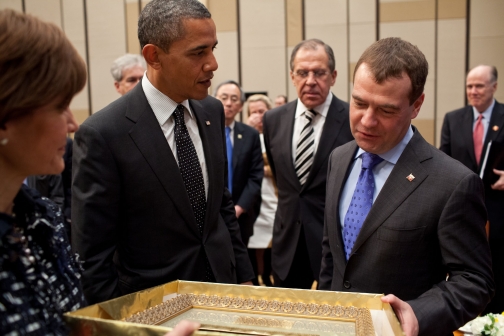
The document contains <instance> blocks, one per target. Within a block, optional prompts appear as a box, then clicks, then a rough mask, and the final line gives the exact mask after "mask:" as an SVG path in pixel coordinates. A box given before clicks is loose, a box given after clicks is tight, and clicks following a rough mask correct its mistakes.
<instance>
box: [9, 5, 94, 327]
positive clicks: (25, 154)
mask: <svg viewBox="0 0 504 336" xmlns="http://www.w3.org/2000/svg"><path fill="white" fill-rule="evenodd" d="M42 72H43V74H44V75H43V76H41V73H42ZM0 73H1V74H2V75H1V76H0V86H1V87H2V88H3V89H2V90H1V91H0V307H1V309H0V334H2V335H7V334H9V335H13V334H16V335H18V334H22V335H25V334H30V335H66V334H68V330H67V329H66V327H65V324H64V321H63V313H64V312H66V311H70V310H76V309H78V308H81V307H83V306H84V305H85V300H84V296H83V292H82V289H81V285H80V282H79V279H80V274H79V266H78V264H77V263H76V261H75V259H74V256H73V254H72V253H71V250H70V244H69V242H68V238H67V235H66V232H65V229H64V225H63V219H64V218H63V214H62V212H61V210H60V208H59V207H57V206H56V205H55V204H54V203H53V202H51V201H50V200H48V199H47V198H41V196H40V194H39V193H38V192H36V191H35V190H33V189H31V188H28V187H27V186H25V185H24V184H23V180H24V179H25V178H26V177H27V176H30V175H56V174H60V173H61V172H62V171H63V168H64V161H63V154H64V153H65V146H66V139H67V134H68V133H73V132H75V131H76V130H77V128H78V125H77V123H76V121H75V119H74V116H73V115H72V112H71V111H70V109H69V107H68V106H69V104H70V101H71V99H72V98H73V96H74V95H75V94H76V93H77V92H79V91H80V90H82V88H83V87H84V84H85V82H86V66H85V64H84V61H83V60H82V58H81V57H80V56H79V55H78V53H77V51H76V50H75V49H74V47H73V46H72V45H71V44H70V42H69V41H68V40H67V38H66V37H65V34H64V33H63V32H62V31H61V30H60V29H59V28H58V27H56V26H55V25H54V24H52V23H45V22H42V21H40V20H38V19H37V18H35V17H33V16H30V15H25V14H21V13H17V12H14V11H12V10H1V11H0Z"/></svg>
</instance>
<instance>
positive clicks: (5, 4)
mask: <svg viewBox="0 0 504 336" xmlns="http://www.w3.org/2000/svg"><path fill="white" fill-rule="evenodd" d="M5 8H10V9H14V10H17V11H18V12H22V11H23V0H0V10H1V9H5Z"/></svg>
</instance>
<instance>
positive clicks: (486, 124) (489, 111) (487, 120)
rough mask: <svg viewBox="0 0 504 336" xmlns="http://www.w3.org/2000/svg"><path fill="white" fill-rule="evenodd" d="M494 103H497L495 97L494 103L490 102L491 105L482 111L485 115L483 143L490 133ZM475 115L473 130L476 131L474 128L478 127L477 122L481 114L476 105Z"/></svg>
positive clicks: (482, 120)
mask: <svg viewBox="0 0 504 336" xmlns="http://www.w3.org/2000/svg"><path fill="white" fill-rule="evenodd" d="M494 105H495V99H494V100H493V101H492V104H490V106H488V108H487V109H486V110H485V111H483V112H482V113H481V114H482V115H483V118H481V124H482V125H483V139H481V143H482V144H484V143H485V138H486V135H487V133H488V127H489V126H490V118H491V117H492V111H493V108H494ZM473 115H474V119H473V132H474V128H476V122H477V121H478V116H479V115H480V113H479V112H478V110H476V107H474V106H473Z"/></svg>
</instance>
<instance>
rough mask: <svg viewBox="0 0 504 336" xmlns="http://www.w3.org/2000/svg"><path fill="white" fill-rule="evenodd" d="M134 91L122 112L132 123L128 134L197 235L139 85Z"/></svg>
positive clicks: (179, 180)
mask: <svg viewBox="0 0 504 336" xmlns="http://www.w3.org/2000/svg"><path fill="white" fill-rule="evenodd" d="M137 88H138V89H137ZM137 88H135V89H134V90H135V91H134V93H132V94H131V95H130V99H129V105H128V110H127V111H126V117H127V118H128V119H130V120H132V121H133V122H135V124H134V126H133V127H132V128H131V130H130V132H129V135H130V137H131V139H132V140H133V142H134V143H135V144H136V146H137V148H138V150H139V151H140V152H141V153H142V155H143V157H144V158H145V160H146V161H147V163H148V164H149V166H150V167H151V169H152V171H153V172H154V174H156V176H157V178H158V179H159V181H160V183H161V185H162V186H163V188H164V190H165V191H166V193H167V194H168V196H169V197H170V198H171V200H172V202H173V203H174V204H175V206H176V208H177V209H178V210H179V212H180V214H181V216H182V217H183V218H184V219H185V221H186V222H187V223H188V226H189V227H190V228H191V230H193V231H194V233H195V234H197V235H199V232H198V229H197V225H196V219H195V218H194V214H193V210H192V207H191V203H190V201H189V197H188V196H187V193H181V192H180V190H185V185H184V181H183V180H182V175H181V174H180V170H179V167H178V164H177V161H176V160H175V157H174V156H173V152H172V150H171V148H170V146H169V145H168V143H167V142H166V138H165V137H164V134H163V131H162V130H161V127H160V126H159V123H158V121H157V119H156V117H155V115H154V112H153V111H152V109H151V107H150V105H149V103H148V102H147V98H146V97H145V94H144V93H143V89H142V88H141V85H137Z"/></svg>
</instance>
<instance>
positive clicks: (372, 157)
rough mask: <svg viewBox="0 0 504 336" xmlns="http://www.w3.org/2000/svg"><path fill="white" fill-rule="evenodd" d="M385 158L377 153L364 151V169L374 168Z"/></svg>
mask: <svg viewBox="0 0 504 336" xmlns="http://www.w3.org/2000/svg"><path fill="white" fill-rule="evenodd" d="M382 161H383V159H382V158H381V157H379V156H378V155H376V154H371V153H368V152H364V153H362V168H363V169H373V168H374V166H376V165H377V164H378V163H380V162H382Z"/></svg>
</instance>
